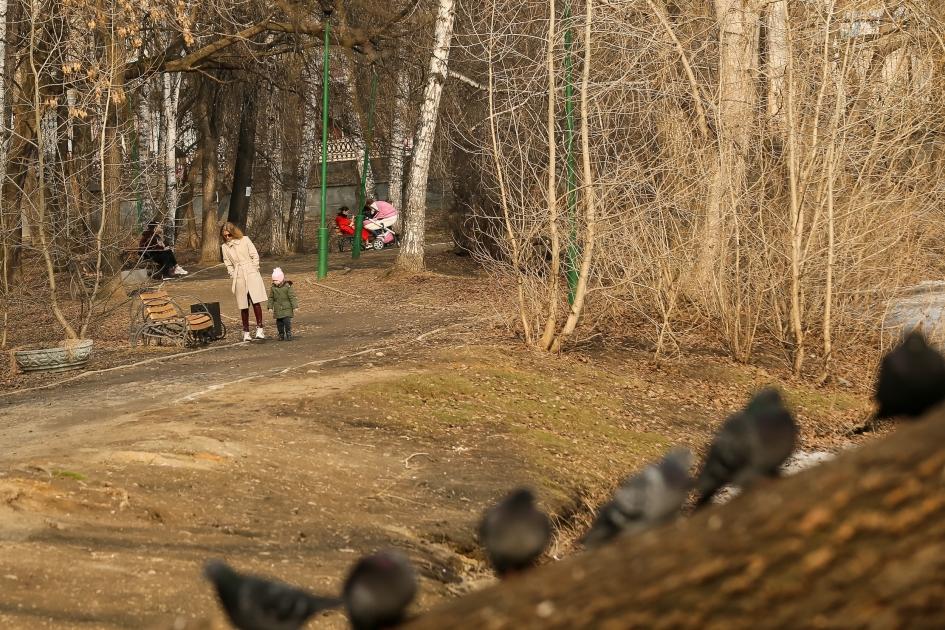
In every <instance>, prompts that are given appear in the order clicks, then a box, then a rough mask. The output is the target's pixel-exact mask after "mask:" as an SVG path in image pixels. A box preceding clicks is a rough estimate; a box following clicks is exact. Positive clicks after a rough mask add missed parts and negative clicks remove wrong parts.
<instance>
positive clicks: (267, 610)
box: [204, 560, 341, 630]
mask: <svg viewBox="0 0 945 630" xmlns="http://www.w3.org/2000/svg"><path fill="white" fill-rule="evenodd" d="M204 576H205V577H206V578H207V579H209V580H210V581H211V582H213V585H214V586H215V587H216V589H217V594H218V595H219V596H220V602H221V603H222V604H223V609H224V610H225V611H226V614H227V615H228V616H229V618H230V621H232V622H233V625H234V626H236V627H237V628H239V630H299V628H301V627H302V626H304V625H305V622H306V621H308V619H309V617H311V616H312V615H315V614H318V613H320V612H322V611H325V610H329V609H331V608H337V607H339V606H341V599H339V598H337V597H319V596H317V595H312V594H310V593H306V592H305V591H303V590H301V589H297V588H294V587H292V586H289V585H288V584H283V583H281V582H270V581H269V580H264V579H262V578H257V577H251V576H245V575H240V574H239V573H237V572H236V571H234V570H233V569H231V568H230V567H228V566H227V565H226V564H225V563H224V562H221V561H220V560H210V561H208V562H207V564H206V565H205V566H204Z"/></svg>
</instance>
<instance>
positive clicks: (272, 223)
mask: <svg viewBox="0 0 945 630" xmlns="http://www.w3.org/2000/svg"><path fill="white" fill-rule="evenodd" d="M267 123H268V124H267V127H268V130H267V134H266V153H267V154H268V156H269V169H268V170H269V195H268V202H269V253H270V254H272V255H273V256H282V255H283V254H285V253H286V250H287V249H288V247H287V244H286V230H285V227H286V226H285V224H286V217H285V186H284V183H283V177H282V158H283V134H282V116H280V112H279V108H278V106H277V104H276V102H275V99H273V98H271V99H269V116H267Z"/></svg>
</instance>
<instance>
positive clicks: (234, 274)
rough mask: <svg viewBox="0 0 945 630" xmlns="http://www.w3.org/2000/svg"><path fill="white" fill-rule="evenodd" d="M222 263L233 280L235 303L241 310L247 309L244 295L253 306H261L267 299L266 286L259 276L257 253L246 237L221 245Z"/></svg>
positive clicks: (247, 304) (247, 305)
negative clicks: (247, 295) (247, 296)
mask: <svg viewBox="0 0 945 630" xmlns="http://www.w3.org/2000/svg"><path fill="white" fill-rule="evenodd" d="M221 248H222V249H223V262H224V263H226V271H227V273H229V274H230V277H231V278H233V286H232V287H231V289H232V291H233V295H235V296H236V303H237V305H239V307H240V308H241V309H244V308H249V303H248V302H247V301H246V294H247V293H248V294H249V298H250V300H252V302H253V304H261V303H264V302H266V301H267V300H268V299H269V294H268V293H266V285H265V283H263V279H262V276H260V275H259V252H257V251H256V246H255V245H253V242H252V241H251V240H249V237H248V236H244V237H243V238H237V239H233V240H230V241H227V242H225V243H223V245H222V246H221Z"/></svg>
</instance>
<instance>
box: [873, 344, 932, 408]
mask: <svg viewBox="0 0 945 630" xmlns="http://www.w3.org/2000/svg"><path fill="white" fill-rule="evenodd" d="M874 397H875V398H876V400H877V402H879V411H878V412H877V413H876V417H877V418H891V417H893V416H908V417H912V418H915V417H918V416H921V415H922V414H923V413H925V412H926V411H927V410H928V409H930V408H931V407H934V406H935V405H936V404H938V403H940V402H941V401H942V400H943V399H945V359H943V358H942V355H941V354H939V353H938V352H936V351H935V349H934V348H931V347H929V345H928V343H926V341H925V337H924V336H923V335H922V333H921V332H919V331H915V330H914V331H912V332H911V333H909V335H908V336H907V337H906V338H905V340H904V341H903V342H902V343H901V344H900V345H899V346H897V347H896V348H895V349H894V350H893V351H892V352H890V353H889V354H887V355H886V356H885V357H883V361H882V363H881V364H880V366H879V377H878V378H877V380H876V392H875V393H874Z"/></svg>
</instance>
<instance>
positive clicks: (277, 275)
mask: <svg viewBox="0 0 945 630" xmlns="http://www.w3.org/2000/svg"><path fill="white" fill-rule="evenodd" d="M283 280H285V274H284V273H282V269H281V268H280V267H276V268H275V269H273V270H272V281H273V282H275V283H276V284H281V283H282V281H283Z"/></svg>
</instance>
